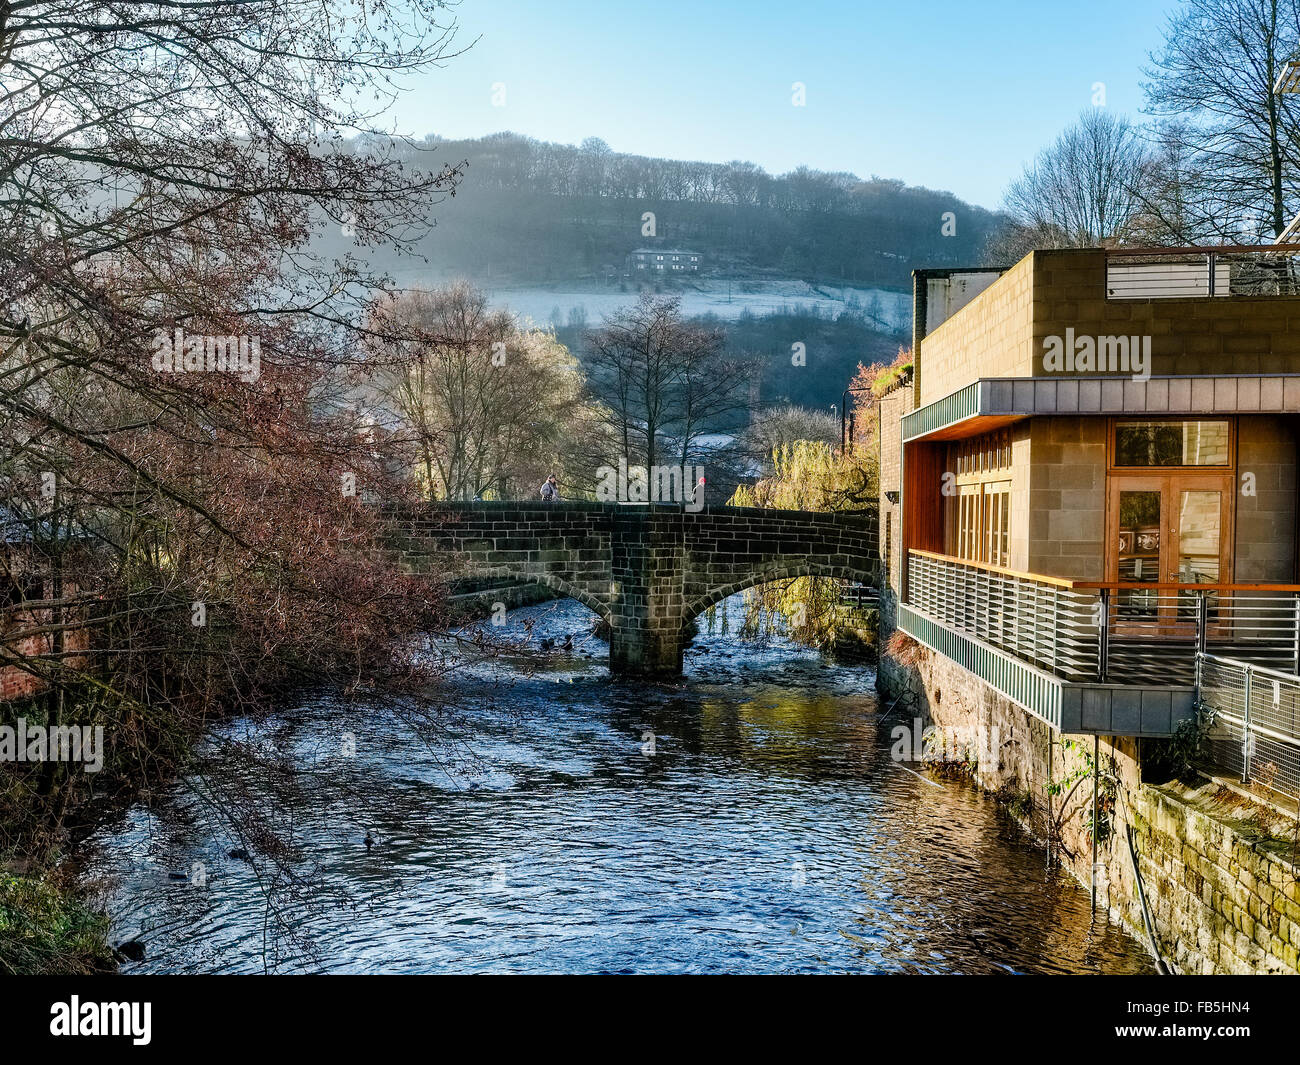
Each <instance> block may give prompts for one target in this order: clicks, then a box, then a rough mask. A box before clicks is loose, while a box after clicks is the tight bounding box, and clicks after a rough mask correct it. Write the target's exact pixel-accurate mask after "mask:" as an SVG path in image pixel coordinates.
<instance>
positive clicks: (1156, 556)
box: [1107, 473, 1232, 637]
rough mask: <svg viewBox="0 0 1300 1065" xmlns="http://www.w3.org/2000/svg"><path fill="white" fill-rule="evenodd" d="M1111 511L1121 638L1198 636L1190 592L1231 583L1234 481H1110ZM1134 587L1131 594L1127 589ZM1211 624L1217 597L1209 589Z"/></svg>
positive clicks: (1175, 476)
mask: <svg viewBox="0 0 1300 1065" xmlns="http://www.w3.org/2000/svg"><path fill="white" fill-rule="evenodd" d="M1109 487H1110V491H1109V499H1108V507H1107V514H1108V516H1107V522H1108V526H1109V532H1110V536H1109V553H1110V558H1109V559H1108V560H1107V572H1108V575H1109V579H1110V580H1111V581H1112V582H1114V583H1116V584H1118V585H1119V587H1118V588H1117V589H1116V590H1115V591H1114V593H1113V595H1112V605H1111V622H1112V625H1113V626H1114V631H1115V632H1116V633H1119V634H1123V633H1126V632H1127V633H1129V634H1132V635H1146V636H1173V637H1185V636H1187V635H1189V634H1191V633H1193V632H1194V631H1195V625H1196V601H1197V598H1198V597H1197V593H1196V592H1195V591H1194V590H1193V589H1190V588H1188V589H1184V590H1181V591H1180V590H1179V589H1177V588H1173V587H1164V588H1153V587H1144V586H1148V585H1166V586H1169V585H1179V584H1182V585H1207V586H1214V585H1219V584H1221V583H1225V582H1227V581H1229V580H1231V558H1230V555H1229V550H1228V549H1229V544H1230V543H1231V535H1230V523H1231V505H1230V504H1231V502H1232V496H1231V492H1232V477H1231V475H1230V474H1218V473H1215V474H1206V473H1168V474H1142V475H1112V477H1111V479H1110V485H1109ZM1126 585H1131V586H1133V587H1125V586H1126ZM1205 594H1206V597H1207V600H1208V605H1209V612H1210V619H1211V621H1213V620H1214V619H1215V617H1216V615H1217V612H1218V611H1217V605H1218V596H1217V594H1216V593H1215V592H1214V591H1210V590H1208V589H1207V591H1206V593H1205Z"/></svg>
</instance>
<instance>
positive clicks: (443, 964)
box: [85, 600, 1150, 973]
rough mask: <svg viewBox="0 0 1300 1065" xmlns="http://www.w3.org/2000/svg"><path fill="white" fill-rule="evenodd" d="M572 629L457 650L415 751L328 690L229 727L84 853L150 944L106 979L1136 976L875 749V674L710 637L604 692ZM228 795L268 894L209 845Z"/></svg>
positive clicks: (995, 842)
mask: <svg viewBox="0 0 1300 1065" xmlns="http://www.w3.org/2000/svg"><path fill="white" fill-rule="evenodd" d="M731 606H732V616H733V617H734V616H736V610H735V607H736V603H734V602H733V603H732V604H731ZM590 621H591V615H590V614H589V613H588V612H587V611H586V610H585V609H584V608H582V607H581V606H579V605H578V604H577V603H574V602H572V601H569V600H564V601H560V602H558V603H549V604H543V605H541V606H535V607H530V608H526V609H524V610H518V611H514V612H513V613H512V614H511V615H510V617H509V630H511V631H513V632H515V633H516V634H520V635H522V634H523V633H524V631H525V628H526V627H527V628H530V629H531V632H532V637H533V640H534V643H536V642H539V641H540V640H542V639H546V638H550V639H557V640H558V639H560V638H562V637H563V635H565V634H575V635H576V638H577V649H576V650H575V651H574V652H573V653H572V654H568V653H563V652H553V653H552V654H551V655H550V657H549V658H548V659H547V661H546V663H545V665H544V666H543V667H542V668H541V669H540V670H537V671H536V672H533V671H530V670H527V669H524V668H522V666H521V665H520V664H519V663H518V662H511V661H509V660H497V661H483V660H479V659H472V658H467V659H466V660H465V662H464V663H463V665H462V666H461V667H460V668H459V669H458V670H457V672H456V674H455V676H454V677H453V679H452V680H451V681H450V687H449V688H448V689H447V691H446V692H445V693H444V696H443V697H444V698H445V699H446V700H447V701H448V703H449V705H451V706H452V707H454V708H455V710H456V714H455V715H454V719H453V720H451V721H449V722H448V725H447V734H446V735H445V736H444V738H443V739H442V740H441V741H439V742H432V743H431V742H428V740H427V737H422V736H421V735H420V734H419V732H418V730H416V729H412V728H410V727H408V726H407V725H405V724H403V723H401V722H399V721H397V720H395V719H394V717H393V715H392V714H391V713H389V712H386V711H379V710H377V709H373V708H371V709H367V708H366V707H364V706H362V707H361V708H360V709H358V708H356V707H354V706H353V707H348V706H344V705H343V704H342V703H341V701H340V700H336V699H330V698H319V699H312V700H304V701H303V703H302V705H300V706H296V707H293V708H291V709H290V710H287V711H285V712H284V713H282V714H278V715H275V716H273V717H270V718H266V719H259V720H258V721H256V722H253V721H238V722H233V723H228V724H226V725H223V726H222V727H221V729H220V730H219V732H218V733H216V734H214V737H213V742H212V743H211V744H208V745H206V746H207V748H208V754H207V764H206V766H205V771H204V774H203V776H202V777H201V778H200V777H195V778H193V779H191V780H190V781H188V782H182V783H178V784H177V785H176V786H175V787H174V788H172V789H171V790H169V791H168V792H167V793H166V794H164V795H160V796H156V797H155V798H154V801H153V804H152V808H151V809H146V808H145V807H144V806H142V805H140V806H136V807H133V808H132V809H130V810H129V811H126V812H125V813H124V814H122V815H120V816H118V817H115V818H114V820H113V822H112V823H110V824H106V825H104V826H103V827H102V828H101V829H100V830H99V831H98V832H97V833H96V834H95V835H94V836H93V837H92V838H91V840H90V841H89V848H88V854H89V858H88V861H87V866H86V874H85V875H86V878H87V882H88V884H89V885H90V886H91V887H92V888H93V889H94V890H95V891H96V892H97V893H98V894H99V896H100V898H101V899H102V901H103V904H104V905H105V906H106V907H107V909H108V911H109V913H110V914H111V916H112V918H113V927H114V934H115V937H116V939H133V938H137V937H138V938H141V939H143V940H144V941H145V944H146V957H145V960H144V961H142V962H138V963H132V964H127V965H124V971H126V972H262V971H264V970H266V969H269V970H272V971H280V972H292V971H330V972H556V971H560V972H843V971H852V972H927V973H950V972H962V973H980V972H1059V973H1084V972H1114V973H1132V972H1146V971H1150V964H1149V962H1148V960H1147V958H1146V955H1145V954H1144V952H1143V951H1142V949H1141V948H1140V946H1139V945H1138V944H1137V943H1136V942H1135V941H1134V940H1132V939H1131V938H1130V937H1128V936H1127V935H1126V934H1124V933H1123V932H1121V931H1119V930H1118V929H1116V928H1115V927H1114V926H1108V925H1106V924H1105V923H1104V922H1098V923H1092V922H1090V919H1089V912H1088V910H1089V908H1088V897H1087V894H1086V893H1085V892H1084V891H1082V890H1081V889H1080V888H1079V886H1078V885H1077V884H1076V883H1075V882H1074V881H1073V880H1070V879H1069V878H1068V877H1066V876H1065V875H1063V874H1061V873H1059V872H1052V871H1048V870H1047V869H1046V868H1045V861H1044V855H1043V852H1042V851H1040V850H1038V849H1037V848H1034V847H1032V846H1030V845H1029V844H1028V843H1027V842H1026V841H1025V840H1024V839H1023V838H1022V837H1021V835H1020V834H1019V832H1018V830H1017V829H1016V828H1015V827H1014V826H1013V825H1012V824H1010V823H1009V821H1008V820H1007V819H1006V817H1005V816H1004V815H1003V813H1002V812H1001V811H1000V810H999V808H998V807H997V806H996V804H994V803H993V802H992V801H990V800H989V799H987V798H985V797H983V796H981V795H980V794H978V793H977V792H975V791H974V790H973V789H972V788H970V787H967V786H965V785H962V784H960V783H956V782H953V781H947V780H944V781H939V780H934V779H930V778H929V777H927V776H924V775H921V774H918V773H917V772H915V770H916V769H919V768H920V767H917V766H901V765H899V764H897V763H895V762H894V761H892V760H891V758H890V746H891V740H890V730H891V728H892V727H894V726H895V725H897V724H898V723H899V721H898V716H897V715H895V716H894V718H893V719H892V720H884V721H883V723H882V713H881V711H880V708H879V707H878V705H877V701H876V696H875V692H874V689H873V677H872V674H871V671H870V669H868V668H864V667H861V666H858V667H849V666H837V665H833V664H831V663H829V662H827V661H825V660H824V659H823V658H821V657H820V656H819V655H817V654H816V653H815V652H811V651H808V650H805V649H802V648H798V647H795V646H793V645H791V644H789V643H787V642H785V641H783V640H780V639H776V640H771V641H768V642H766V643H764V644H754V643H747V642H742V641H741V640H739V639H736V638H735V637H734V636H732V635H723V634H721V633H718V634H714V635H708V634H702V635H701V636H700V637H698V638H697V640H696V641H695V643H694V645H693V646H692V647H691V648H690V650H689V651H688V655H687V662H688V665H687V675H686V680H685V683H684V684H682V685H678V686H668V685H664V686H658V685H644V684H636V683H618V682H612V681H611V680H610V679H609V677H608V674H607V672H606V669H605V662H604V654H605V653H606V648H605V647H604V645H603V644H600V643H598V642H597V641H596V640H594V639H587V640H585V642H584V637H583V634H584V633H585V631H586V629H587V628H588V627H589V625H590ZM229 737H237V738H240V739H244V740H248V741H251V742H252V743H254V744H256V745H259V746H260V747H261V748H262V749H264V750H265V751H267V752H275V753H276V754H277V755H278V756H279V757H281V758H284V759H286V760H287V765H288V767H289V768H287V769H286V770H285V771H283V772H277V773H271V774H269V775H268V774H263V773H258V774H253V773H251V772H250V771H249V770H248V769H247V768H246V767H245V766H244V765H243V763H242V762H241V763H236V762H233V761H231V760H230V759H229V756H228V755H227V753H226V752H225V749H224V747H223V745H222V744H221V743H219V742H217V741H219V740H221V739H223V738H229ZM231 782H237V783H239V784H240V785H242V786H243V787H244V788H246V789H248V790H249V791H251V792H252V793H253V794H254V795H255V796H256V799H257V802H258V805H259V808H261V809H262V810H264V811H266V812H267V813H268V814H269V815H270V816H271V817H272V819H273V820H274V821H275V822H276V824H277V825H278V826H279V831H280V833H281V836H282V838H285V839H288V840H289V841H290V842H291V843H292V846H293V850H292V851H291V852H290V859H291V860H290V861H289V863H288V868H289V869H291V870H292V871H293V874H294V875H293V876H292V877H290V878H285V877H284V876H283V875H277V872H276V867H275V865H274V864H273V863H271V862H270V861H268V860H267V859H266V857H265V856H264V855H263V854H262V853H261V852H260V851H259V849H258V847H257V846H255V845H254V846H252V847H251V848H249V849H251V855H250V857H249V859H248V860H246V859H244V858H243V857H231V856H230V852H231V851H232V850H235V849H236V848H241V847H247V846H248V844H247V842H246V841H243V840H241V839H239V838H236V836H235V835H233V834H232V832H231V830H230V828H229V827H228V820H227V819H226V818H224V817H223V816H222V814H221V813H220V809H221V808H222V807H223V806H226V805H228V803H229V801H230V800H229V798H228V795H227V789H228V787H229V785H230V784H231ZM367 834H369V836H370V839H371V841H372V842H371V847H370V848H369V849H367V847H366V845H365V838H366V836H367Z"/></svg>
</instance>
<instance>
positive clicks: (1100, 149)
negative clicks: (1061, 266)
mask: <svg viewBox="0 0 1300 1065" xmlns="http://www.w3.org/2000/svg"><path fill="white" fill-rule="evenodd" d="M1145 167H1146V150H1145V147H1144V145H1143V143H1142V140H1141V138H1140V137H1139V136H1138V133H1137V131H1136V130H1135V129H1134V127H1133V126H1132V125H1131V124H1130V123H1129V122H1128V120H1127V119H1124V118H1122V117H1119V116H1116V115H1114V114H1112V113H1111V112H1109V111H1106V110H1104V109H1102V108H1089V109H1087V110H1085V111H1083V112H1082V113H1081V114H1080V115H1079V119H1078V121H1077V122H1075V123H1074V124H1073V125H1072V126H1070V127H1069V128H1068V129H1066V130H1065V131H1064V132H1063V133H1062V134H1061V135H1060V136H1059V137H1058V138H1057V139H1056V141H1055V142H1054V143H1053V144H1052V145H1051V146H1050V147H1048V148H1045V149H1044V150H1043V151H1042V152H1040V153H1039V155H1038V157H1037V158H1036V159H1034V161H1033V162H1032V163H1030V164H1029V165H1028V166H1027V167H1026V168H1025V170H1024V173H1022V174H1021V176H1020V177H1018V178H1017V179H1016V180H1015V181H1013V182H1012V183H1011V185H1010V187H1009V188H1008V189H1007V192H1006V194H1005V196H1004V199H1003V209H1004V210H1005V211H1006V212H1007V214H1008V215H1009V216H1010V218H1011V224H1010V226H1008V227H1007V228H1006V229H1005V230H1004V231H1003V232H1002V233H1000V234H999V235H998V236H996V237H995V238H994V240H993V241H992V242H991V244H990V251H991V253H992V254H993V255H995V256H996V257H998V258H1002V259H1008V260H1012V259H1017V258H1019V257H1020V256H1021V255H1023V254H1024V253H1025V252H1027V251H1029V250H1031V249H1033V248H1070V247H1097V246H1100V245H1103V244H1108V243H1112V242H1115V241H1120V240H1123V239H1124V238H1125V237H1126V236H1127V234H1128V231H1129V227H1130V225H1131V224H1132V222H1133V219H1134V217H1135V215H1136V214H1137V212H1138V210H1139V207H1140V201H1139V199H1138V196H1137V188H1138V186H1139V183H1140V181H1141V179H1142V177H1143V174H1144V171H1145Z"/></svg>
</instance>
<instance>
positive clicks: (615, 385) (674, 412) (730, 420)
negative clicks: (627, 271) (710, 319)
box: [586, 293, 751, 467]
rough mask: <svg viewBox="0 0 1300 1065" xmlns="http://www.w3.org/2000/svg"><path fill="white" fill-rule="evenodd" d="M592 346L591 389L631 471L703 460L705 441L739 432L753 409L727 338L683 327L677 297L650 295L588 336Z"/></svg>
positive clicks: (745, 375) (746, 376) (743, 369)
mask: <svg viewBox="0 0 1300 1065" xmlns="http://www.w3.org/2000/svg"><path fill="white" fill-rule="evenodd" d="M586 346H587V349H588V351H589V358H588V367H589V369H590V373H591V388H592V390H593V392H594V394H595V395H596V396H597V397H598V398H599V399H600V401H601V402H602V403H603V404H604V406H605V408H606V409H607V410H608V417H609V429H610V433H611V436H612V438H613V440H614V441H615V442H616V443H617V444H619V445H621V447H622V449H623V455H624V456H626V458H627V461H628V462H629V463H630V464H638V465H640V464H643V465H645V466H647V467H650V466H656V465H659V464H660V463H662V461H663V460H664V459H665V458H668V457H672V458H673V459H674V460H678V459H680V461H681V464H682V465H686V463H687V460H688V458H689V457H691V456H696V457H704V456H703V455H702V454H701V447H702V445H703V440H702V438H703V437H704V436H705V435H706V434H709V433H715V432H718V431H719V430H726V429H732V428H737V426H736V425H735V424H734V423H735V422H736V421H737V420H738V418H739V416H740V414H741V412H742V411H744V410H745V409H746V408H747V404H748V395H749V381H750V377H751V372H750V369H749V367H748V365H747V364H746V363H745V362H744V360H740V359H736V358H733V357H731V356H729V355H728V354H727V353H726V351H725V341H724V338H723V335H722V333H721V331H719V330H714V329H705V328H702V327H700V326H696V325H692V324H691V323H689V322H686V321H684V320H683V319H682V316H681V301H680V300H679V299H678V298H677V297H656V296H653V295H651V294H649V293H643V294H642V296H641V297H640V299H639V300H638V301H637V303H636V304H634V305H633V306H631V307H629V308H627V309H626V310H623V311H620V312H618V313H617V314H614V315H612V316H610V317H608V318H606V320H605V324H604V326H603V327H602V328H600V329H596V330H593V331H591V332H589V333H588V334H587V335H586ZM705 450H706V451H709V452H715V451H716V449H715V448H706V449H705Z"/></svg>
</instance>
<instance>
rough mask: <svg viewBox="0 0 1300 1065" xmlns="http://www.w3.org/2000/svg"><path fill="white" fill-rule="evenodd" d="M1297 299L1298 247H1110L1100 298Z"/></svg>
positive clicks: (1299, 287) (1299, 286)
mask: <svg viewBox="0 0 1300 1065" xmlns="http://www.w3.org/2000/svg"><path fill="white" fill-rule="evenodd" d="M1296 295H1300V245H1297V244H1270V245H1267V246H1264V247H1242V246H1225V247H1219V248H1111V249H1109V250H1107V252H1106V298H1107V299H1112V300H1147V299H1186V298H1190V297H1195V296H1296Z"/></svg>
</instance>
